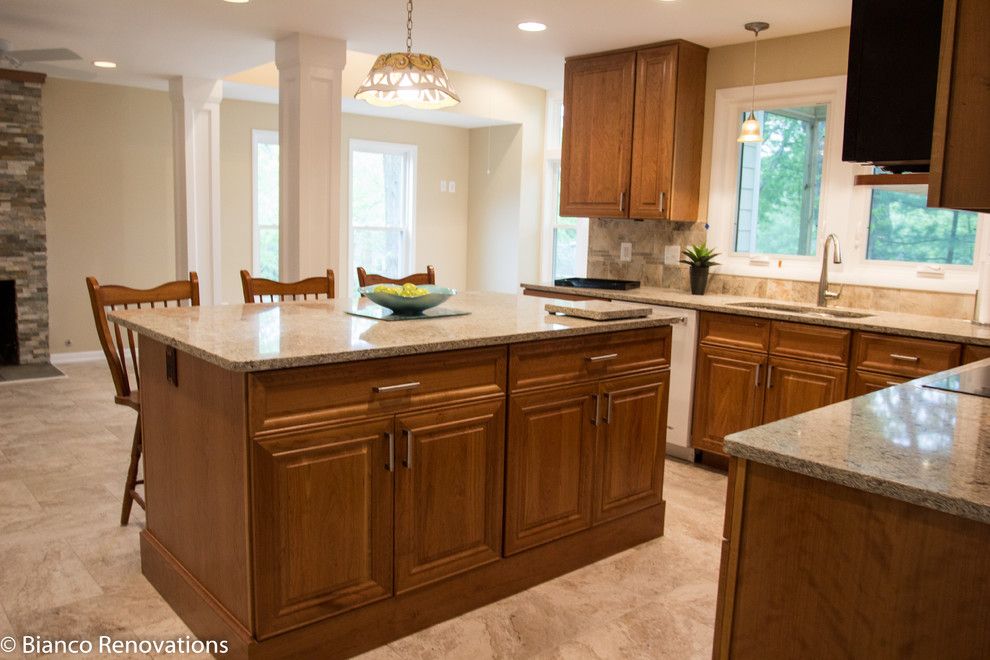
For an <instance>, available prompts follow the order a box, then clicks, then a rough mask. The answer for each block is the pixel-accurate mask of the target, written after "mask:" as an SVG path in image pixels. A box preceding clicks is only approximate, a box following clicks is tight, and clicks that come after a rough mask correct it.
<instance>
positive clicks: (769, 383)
mask: <svg viewBox="0 0 990 660" xmlns="http://www.w3.org/2000/svg"><path fill="white" fill-rule="evenodd" d="M771 387H773V365H772V364H771V365H770V366H769V367H767V389H770V388H771Z"/></svg>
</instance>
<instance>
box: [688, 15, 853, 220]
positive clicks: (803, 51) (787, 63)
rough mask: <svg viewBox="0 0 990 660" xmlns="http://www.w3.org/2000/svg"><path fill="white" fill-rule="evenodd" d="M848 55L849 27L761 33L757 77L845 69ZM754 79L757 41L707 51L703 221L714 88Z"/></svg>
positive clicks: (761, 80) (782, 78) (768, 79)
mask: <svg viewBox="0 0 990 660" xmlns="http://www.w3.org/2000/svg"><path fill="white" fill-rule="evenodd" d="M848 58H849V28H837V29H835V30H825V31H823V32H810V33H808V34H799V35H795V36H793V37H781V38H779V39H767V38H766V37H762V38H760V43H759V46H758V48H757V59H756V62H757V74H756V82H757V84H760V85H762V84H767V83H778V82H787V81H790V80H806V79H808V78H823V77H825V76H841V75H845V73H846V65H847V63H848ZM752 81H753V42H752V41H748V42H744V43H741V44H735V45H732V46H722V47H720V48H712V49H711V50H710V51H708V73H707V78H706V84H705V137H704V141H703V143H702V152H701V153H702V156H701V191H700V195H701V204H700V206H699V208H698V218H699V219H700V220H702V221H704V219H705V218H707V217H708V186H709V182H710V179H711V169H712V168H711V163H712V160H711V159H712V129H713V127H714V126H713V125H714V116H715V90H717V89H722V88H725V87H741V86H744V85H750V84H751V83H752Z"/></svg>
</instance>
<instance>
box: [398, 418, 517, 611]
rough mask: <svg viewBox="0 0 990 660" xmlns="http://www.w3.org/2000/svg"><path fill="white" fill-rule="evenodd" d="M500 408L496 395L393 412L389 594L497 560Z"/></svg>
mask: <svg viewBox="0 0 990 660" xmlns="http://www.w3.org/2000/svg"><path fill="white" fill-rule="evenodd" d="M504 411H505V407H504V403H503V400H502V399H499V400H496V401H487V402H482V403H475V404H470V405H462V406H450V407H448V408H443V409H440V410H436V411H432V412H424V413H419V414H412V415H399V416H398V417H397V424H396V428H397V429H398V431H399V435H398V437H397V438H396V442H398V444H399V449H398V454H399V459H400V461H399V465H398V467H397V468H396V493H395V508H396V510H395V590H396V593H401V592H404V591H408V590H409V589H413V588H415V587H418V586H421V585H424V584H427V583H430V582H434V581H436V580H439V579H441V578H444V577H447V576H450V575H454V574H455V573H461V572H463V571H466V570H468V569H470V568H474V567H475V566H480V565H482V564H487V563H488V562H491V561H495V560H496V559H498V558H499V556H500V554H501V553H500V550H501V547H502V484H503V469H504V468H503V459H504V454H505V436H504V429H505V421H504V418H505V412H504Z"/></svg>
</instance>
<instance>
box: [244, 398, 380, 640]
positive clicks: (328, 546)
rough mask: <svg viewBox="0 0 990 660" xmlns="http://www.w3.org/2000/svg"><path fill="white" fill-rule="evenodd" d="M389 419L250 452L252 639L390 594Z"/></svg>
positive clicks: (269, 443) (279, 442)
mask: <svg viewBox="0 0 990 660" xmlns="http://www.w3.org/2000/svg"><path fill="white" fill-rule="evenodd" d="M392 431H393V420H392V418H391V417H388V418H383V419H378V420H373V421H368V422H362V423H360V424H351V425H347V426H340V427H337V428H334V429H332V430H322V431H314V432H310V433H305V434H296V435H286V436H282V437H278V438H276V439H272V440H268V441H265V442H263V443H257V444H255V446H254V466H253V473H254V477H253V482H254V497H253V500H254V504H253V507H254V554H255V561H254V567H255V568H254V584H255V602H256V617H257V624H258V637H267V636H270V635H271V634H273V633H275V632H278V631H281V630H284V629H286V628H289V627H292V626H295V625H299V624H303V623H307V622H310V621H314V620H317V619H320V618H324V617H327V616H330V615H333V614H338V613H340V612H343V611H345V610H349V609H352V608H354V607H358V606H360V605H365V604H367V603H370V602H373V601H376V600H380V599H382V598H387V597H388V596H390V595H391V594H392V484H393V473H392V472H391V471H390V470H389V440H390V437H391V434H392Z"/></svg>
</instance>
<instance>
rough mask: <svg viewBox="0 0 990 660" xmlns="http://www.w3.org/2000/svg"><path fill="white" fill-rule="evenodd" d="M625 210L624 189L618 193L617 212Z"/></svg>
mask: <svg viewBox="0 0 990 660" xmlns="http://www.w3.org/2000/svg"><path fill="white" fill-rule="evenodd" d="M625 212H626V191H625V190H623V191H622V192H620V193H619V213H625Z"/></svg>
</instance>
